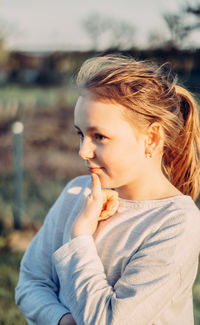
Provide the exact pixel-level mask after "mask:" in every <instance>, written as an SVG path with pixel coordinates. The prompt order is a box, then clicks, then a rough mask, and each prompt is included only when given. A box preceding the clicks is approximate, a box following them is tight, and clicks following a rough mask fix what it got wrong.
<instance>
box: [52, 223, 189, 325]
mask: <svg viewBox="0 0 200 325" xmlns="http://www.w3.org/2000/svg"><path fill="white" fill-rule="evenodd" d="M181 230H182V224H181V223H174V224H173V225H166V227H163V229H162V230H161V231H160V232H158V233H156V234H154V235H153V236H152V237H151V238H149V240H148V241H147V242H146V243H145V244H144V245H143V246H142V247H141V248H140V250H139V251H138V252H137V253H136V254H135V255H133V256H132V257H130V261H129V263H128V264H127V265H126V267H125V269H124V271H123V273H122V275H121V277H120V279H119V280H118V281H117V282H116V284H115V286H114V287H112V286H110V285H109V283H108V281H107V279H106V274H105V272H104V268H103V265H102V262H101V260H100V258H99V256H98V254H97V251H96V247H95V244H94V241H93V238H92V236H89V235H85V236H78V237H76V238H74V239H73V240H72V241H71V242H69V243H67V244H65V245H64V246H63V247H61V248H60V249H59V250H58V251H56V252H55V254H54V261H55V266H56V269H57V272H58V275H59V279H60V282H61V286H62V287H63V288H65V291H64V298H65V300H66V303H67V305H68V306H69V308H70V310H71V313H72V315H73V317H74V319H75V321H76V323H77V324H79V325H82V324H88V325H93V324H95V325H113V324H120V325H125V324H131V323H132V321H133V320H134V324H135V325H147V324H152V323H153V322H154V320H155V319H156V318H157V317H158V315H159V314H160V313H161V312H162V311H163V310H164V309H165V308H167V306H168V304H169V303H170V301H171V300H172V298H173V297H174V296H175V294H176V293H177V290H178V289H179V287H180V280H181V279H180V274H179V265H180V261H179V258H178V256H177V250H176V247H177V245H178V246H179V241H180V240H181ZM179 248H180V247H179ZM182 257H183V255H182ZM111 258H112V257H111ZM183 262H184V261H183V260H182V263H183ZM69 292H70V295H69V294H68V293H69Z"/></svg>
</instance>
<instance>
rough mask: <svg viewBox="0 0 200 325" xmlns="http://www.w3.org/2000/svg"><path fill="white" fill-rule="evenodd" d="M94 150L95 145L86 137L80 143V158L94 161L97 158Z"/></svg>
mask: <svg viewBox="0 0 200 325" xmlns="http://www.w3.org/2000/svg"><path fill="white" fill-rule="evenodd" d="M94 149H95V148H94V145H93V143H92V142H91V141H90V140H89V139H87V138H86V137H85V138H84V140H83V141H82V142H81V143H80V149H79V156H80V157H81V158H82V159H84V160H88V159H92V158H94V157H95V150H94Z"/></svg>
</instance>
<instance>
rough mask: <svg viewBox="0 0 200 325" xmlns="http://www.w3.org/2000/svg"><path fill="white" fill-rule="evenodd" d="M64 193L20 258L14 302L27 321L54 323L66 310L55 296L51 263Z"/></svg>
mask: <svg viewBox="0 0 200 325" xmlns="http://www.w3.org/2000/svg"><path fill="white" fill-rule="evenodd" d="M65 194H66V190H65V191H63V193H62V195H61V196H60V198H59V199H58V200H57V201H56V203H55V204H54V206H53V207H52V209H51V210H50V212H49V214H48V215H47V218H46V220H45V222H44V225H43V226H42V228H41V229H40V231H39V232H38V233H37V235H36V237H35V238H34V239H33V241H32V242H31V244H30V246H29V248H28V250H27V251H26V253H25V255H24V257H23V259H22V262H21V267H20V277H19V282H18V285H17V288H16V304H17V305H18V307H19V308H20V309H21V310H22V312H23V313H24V314H25V317H26V319H27V321H28V324H30V325H32V324H39V325H47V324H48V325H56V324H57V323H58V321H59V319H60V318H61V316H62V315H63V314H65V313H69V312H70V311H69V309H68V308H67V307H66V306H64V305H63V304H62V303H61V302H60V301H59V299H58V290H59V284H58V278H57V275H56V272H55V270H54V268H53V265H52V253H53V241H54V240H53V237H54V236H53V234H54V231H55V220H56V216H57V214H58V212H59V211H60V209H61V206H62V201H63V197H64V196H65Z"/></svg>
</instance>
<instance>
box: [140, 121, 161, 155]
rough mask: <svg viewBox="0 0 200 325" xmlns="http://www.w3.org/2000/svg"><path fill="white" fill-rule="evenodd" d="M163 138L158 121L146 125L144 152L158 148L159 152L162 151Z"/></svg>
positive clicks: (151, 151) (150, 151)
mask: <svg viewBox="0 0 200 325" xmlns="http://www.w3.org/2000/svg"><path fill="white" fill-rule="evenodd" d="M163 139H164V132H163V127H162V126H161V124H160V123H158V122H154V123H152V124H151V125H150V126H149V127H148V129H147V133H146V141H145V150H146V153H151V154H153V152H155V151H157V150H159V152H162V150H163Z"/></svg>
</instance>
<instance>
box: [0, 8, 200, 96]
mask: <svg viewBox="0 0 200 325" xmlns="http://www.w3.org/2000/svg"><path fill="white" fill-rule="evenodd" d="M163 19H164V21H165V23H166V27H167V30H168V33H166V34H164V35H163V34H160V32H159V31H156V32H154V31H150V33H149V37H148V41H147V47H146V48H145V49H140V48H139V47H137V42H136V28H135V26H133V25H132V24H130V23H127V22H124V21H120V20H117V19H115V18H112V17H105V16H101V15H99V14H97V13H93V14H91V15H90V16H88V17H87V18H86V19H85V20H84V21H83V23H82V24H83V28H84V29H85V32H86V33H87V35H88V37H89V38H90V40H91V50H90V51H88V52H78V51H71V52H70V51H69V52H68V51H56V52H41V53H40V52H32V53H31V52H22V51H21V52H17V51H11V52H8V51H6V47H5V38H6V35H5V34H4V32H3V31H2V32H1V24H0V85H2V86H3V85H6V84H8V83H14V84H16V83H17V84H21V85H25V86H29V85H39V86H60V85H68V84H69V83H70V84H71V82H72V80H73V76H74V74H75V73H76V71H77V70H78V68H79V67H80V65H81V63H82V62H83V61H84V60H85V59H86V58H88V57H91V56H93V55H96V54H103V53H110V52H120V53H123V54H128V55H131V56H133V57H135V58H136V59H155V60H156V61H158V62H159V63H161V64H162V63H165V62H169V64H170V68H171V69H172V70H174V71H175V72H177V73H178V75H179V76H180V77H181V80H182V81H183V82H184V84H186V86H190V88H192V90H194V91H195V90H196V89H197V90H199V88H198V87H199V86H198V85H199V82H200V59H199V57H200V48H195V46H193V45H192V44H190V43H188V39H189V38H190V37H191V35H192V34H193V33H194V32H199V31H200V3H199V4H198V3H196V6H191V5H189V4H188V3H187V4H186V5H185V6H184V7H182V8H180V10H179V11H178V13H174V12H173V13H169V12H168V13H164V14H163ZM2 30H3V29H2ZM187 44H190V46H189V47H187V46H186V45H187Z"/></svg>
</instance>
